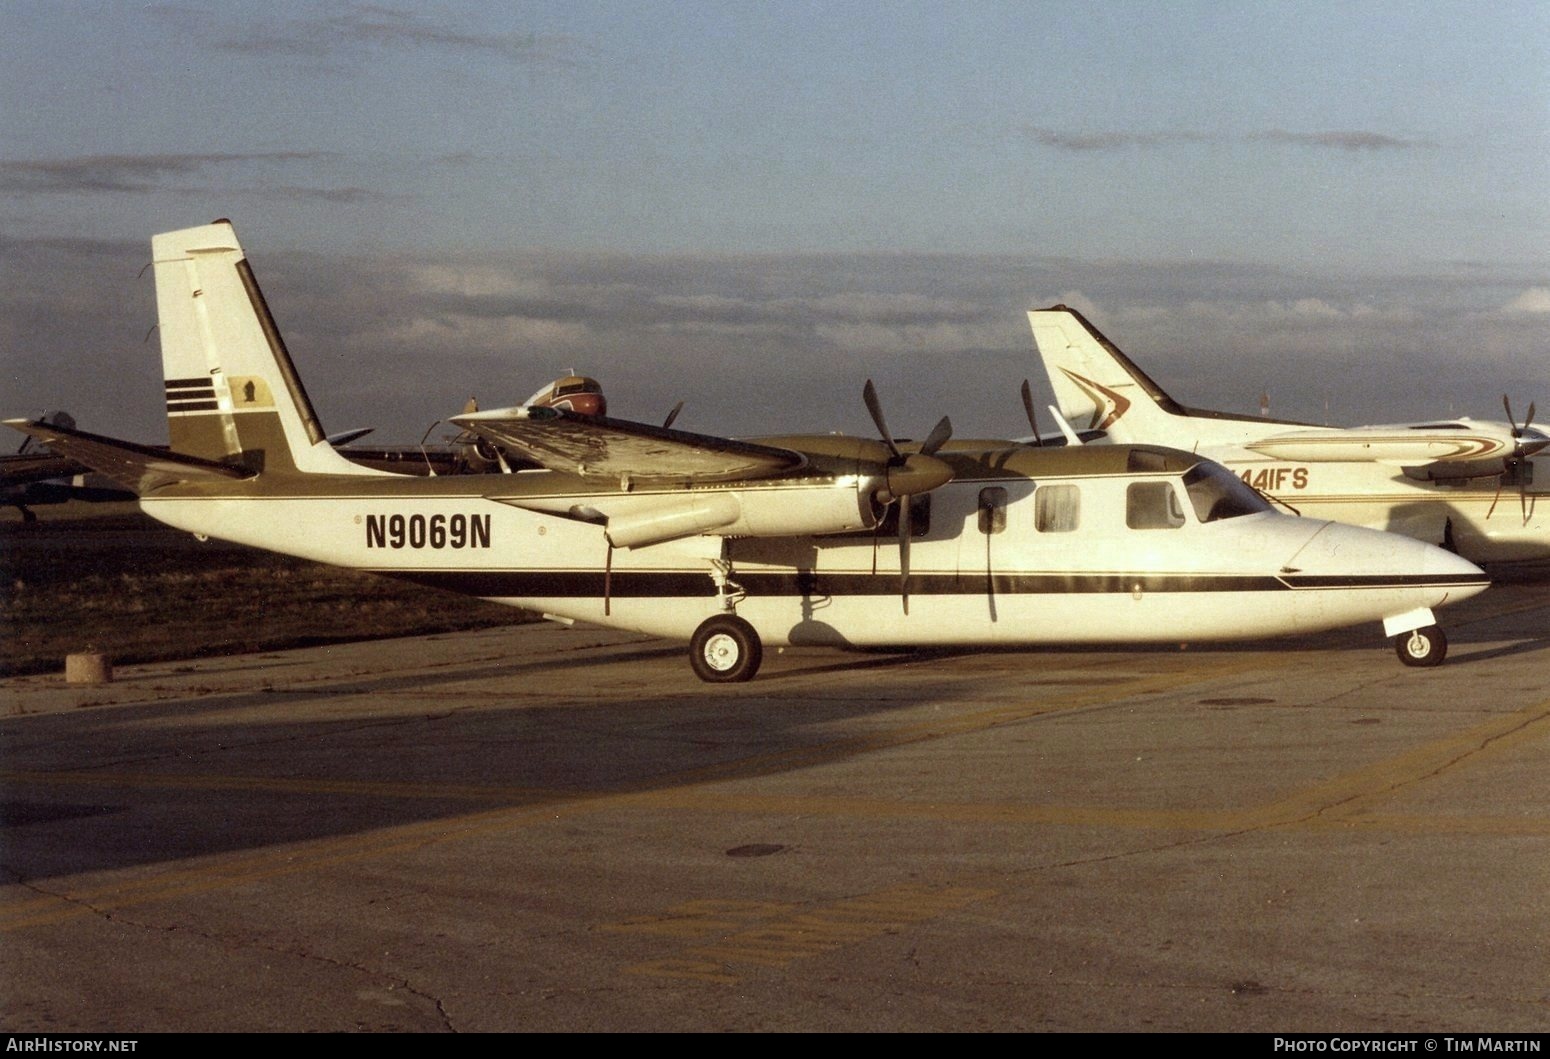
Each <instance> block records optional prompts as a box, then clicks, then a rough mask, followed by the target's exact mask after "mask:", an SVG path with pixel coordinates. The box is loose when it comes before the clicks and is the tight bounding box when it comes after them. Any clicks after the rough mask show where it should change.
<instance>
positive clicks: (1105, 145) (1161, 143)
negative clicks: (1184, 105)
mask: <svg viewBox="0 0 1550 1059" xmlns="http://www.w3.org/2000/svg"><path fill="white" fill-rule="evenodd" d="M1022 131H1023V134H1024V135H1026V136H1027V137H1028V138H1029V139H1031V140H1033V141H1034V142H1035V143H1038V144H1041V145H1043V146H1045V147H1056V148H1059V149H1060V150H1063V151H1113V150H1118V149H1121V148H1126V147H1169V146H1172V145H1173V144H1177V143H1208V142H1211V141H1212V140H1213V139H1214V138H1213V137H1211V136H1207V135H1206V134H1205V133H1201V132H1072V131H1069V130H1062V129H1050V128H1044V127H1041V126H1037V125H1025V126H1024V127H1023V130H1022Z"/></svg>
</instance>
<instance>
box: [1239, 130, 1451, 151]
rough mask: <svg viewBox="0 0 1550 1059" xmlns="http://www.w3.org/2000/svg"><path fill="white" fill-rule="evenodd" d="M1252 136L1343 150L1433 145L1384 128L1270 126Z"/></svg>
mask: <svg viewBox="0 0 1550 1059" xmlns="http://www.w3.org/2000/svg"><path fill="white" fill-rule="evenodd" d="M1249 139H1252V140H1265V141H1269V142H1271V143H1289V144H1295V145H1297V146H1299V147H1334V148H1338V149H1340V150H1343V151H1393V150H1408V149H1410V148H1415V147H1430V146H1432V144H1431V142H1430V141H1428V140H1417V139H1411V138H1406V137H1402V136H1389V135H1387V134H1385V133H1381V132H1361V131H1356V130H1352V131H1336V132H1287V131H1286V130H1284V129H1269V130H1266V131H1265V132H1257V133H1255V134H1253V135H1252V136H1251V137H1249Z"/></svg>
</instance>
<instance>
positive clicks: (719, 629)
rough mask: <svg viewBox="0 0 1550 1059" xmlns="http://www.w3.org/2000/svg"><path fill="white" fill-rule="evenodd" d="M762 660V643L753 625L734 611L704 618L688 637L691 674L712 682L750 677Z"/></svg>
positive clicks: (726, 682) (735, 681)
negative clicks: (692, 634) (692, 669)
mask: <svg viewBox="0 0 1550 1059" xmlns="http://www.w3.org/2000/svg"><path fill="white" fill-rule="evenodd" d="M763 660H764V645H763V644H761V643H760V642H759V634H758V633H756V632H754V629H753V626H752V625H749V624H748V623H747V622H746V621H744V620H743V619H742V618H739V617H738V616H737V615H735V614H717V615H716V616H715V617H713V618H706V619H705V620H704V621H702V622H701V623H700V627H699V628H698V629H695V630H694V637H693V638H692V639H691V640H690V641H689V664H690V665H691V666H693V667H694V675H695V676H697V677H699V678H700V679H701V680H703V681H706V682H708V683H711V684H735V683H740V682H741V681H744V680H752V679H753V675H754V674H755V673H757V672H758V671H759V663H760V662H762V661H763Z"/></svg>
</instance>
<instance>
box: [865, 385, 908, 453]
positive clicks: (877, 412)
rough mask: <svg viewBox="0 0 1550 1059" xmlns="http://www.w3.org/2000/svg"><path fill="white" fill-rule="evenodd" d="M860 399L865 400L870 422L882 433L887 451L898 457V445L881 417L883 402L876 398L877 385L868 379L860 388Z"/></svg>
mask: <svg viewBox="0 0 1550 1059" xmlns="http://www.w3.org/2000/svg"><path fill="white" fill-rule="evenodd" d="M861 400H863V401H864V402H866V410H867V411H868V412H870V413H872V422H873V423H874V424H876V426H877V432H878V433H879V434H881V435H882V437H883V441H884V442H885V443H886V444H887V446H888V451H889V452H891V453H892V454H893V457H894V459H898V458H899V446H897V445H895V444H894V443H893V435H892V434H890V433H888V423H887V421H886V420H885V419H883V404H882V402H881V401H879V400H878V399H877V387H875V386H873V385H872V380H871V379H868V380H867V381H866V385H865V386H863V387H862V388H861Z"/></svg>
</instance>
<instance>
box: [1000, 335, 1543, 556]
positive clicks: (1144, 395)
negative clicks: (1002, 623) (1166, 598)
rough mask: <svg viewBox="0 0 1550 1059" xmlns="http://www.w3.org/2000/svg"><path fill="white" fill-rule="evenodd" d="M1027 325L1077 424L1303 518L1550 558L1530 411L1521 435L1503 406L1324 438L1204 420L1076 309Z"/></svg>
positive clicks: (1539, 433) (1291, 428)
mask: <svg viewBox="0 0 1550 1059" xmlns="http://www.w3.org/2000/svg"><path fill="white" fill-rule="evenodd" d="M1028 322H1029V325H1030V326H1031V327H1032V329H1033V337H1034V342H1035V345H1036V346H1037V348H1038V351H1039V355H1040V357H1041V358H1042V359H1043V361H1044V370H1045V372H1046V374H1047V375H1048V376H1049V380H1050V386H1051V387H1052V388H1053V389H1054V391H1055V398H1056V402H1057V404H1058V406H1059V410H1060V413H1061V414H1062V415H1063V416H1064V417H1065V418H1066V419H1067V420H1069V421H1070V423H1072V424H1074V425H1076V426H1079V427H1085V428H1087V429H1090V430H1100V431H1103V432H1104V434H1105V436H1106V437H1107V439H1108V440H1110V441H1113V442H1116V443H1123V444H1134V443H1138V442H1147V443H1151V444H1157V445H1170V446H1173V447H1175V448H1181V449H1187V450H1189V451H1191V452H1198V453H1200V454H1201V455H1203V456H1207V457H1210V458H1211V459H1213V460H1216V461H1218V462H1220V463H1222V464H1225V465H1226V466H1227V467H1228V468H1230V469H1231V470H1232V472H1233V473H1234V474H1236V475H1238V476H1239V477H1240V478H1241V479H1242V480H1243V481H1245V482H1247V483H1248V484H1249V485H1251V486H1253V487H1254V488H1255V489H1258V490H1259V491H1260V492H1263V493H1265V494H1266V495H1268V496H1270V497H1271V498H1272V499H1274V500H1276V501H1278V502H1280V503H1283V504H1285V505H1286V506H1287V507H1290V508H1292V509H1293V510H1295V511H1298V512H1300V513H1302V514H1304V515H1308V516H1312V517H1316V518H1321V519H1332V520H1335V521H1338V522H1344V523H1349V524H1351V525H1356V526H1366V527H1369V528H1372V529H1380V530H1387V531H1390V532H1393V533H1401V534H1404V535H1405V536H1407V537H1413V538H1415V539H1417V540H1422V541H1426V542H1428V543H1431V544H1439V545H1442V546H1444V547H1446V548H1448V549H1449V550H1451V551H1454V552H1457V553H1458V554H1459V555H1461V556H1464V557H1465V558H1467V559H1470V560H1472V561H1474V562H1477V563H1483V564H1487V565H1497V564H1502V565H1506V564H1514V563H1538V562H1542V561H1546V560H1550V492H1547V487H1546V485H1545V484H1543V483H1545V482H1547V481H1550V460H1546V459H1545V458H1543V457H1541V458H1539V459H1537V460H1536V459H1535V454H1536V453H1539V452H1540V451H1541V450H1542V449H1544V448H1545V447H1546V446H1547V445H1550V435H1547V434H1546V433H1545V432H1544V431H1543V430H1541V429H1539V428H1537V427H1535V426H1533V425H1532V420H1533V418H1534V406H1533V405H1532V404H1530V405H1529V409H1528V414H1527V416H1525V418H1524V421H1523V423H1522V425H1521V426H1520V425H1518V424H1516V423H1515V422H1512V421H1511V420H1512V418H1513V417H1512V409H1511V407H1510V405H1508V403H1507V400H1506V398H1503V405H1504V407H1505V408H1506V412H1507V417H1508V420H1509V422H1507V423H1505V424H1503V423H1491V422H1479V421H1476V420H1473V419H1468V418H1462V419H1445V420H1434V421H1431V422H1422V423H1401V424H1396V425H1390V426H1367V427H1325V426H1318V425H1315V424H1311V423H1296V422H1292V421H1289V420H1281V419H1270V418H1266V417H1262V416H1252V417H1251V416H1239V415H1233V414H1230V413H1226V412H1213V411H1204V410H1201V409H1196V408H1187V407H1185V406H1184V405H1182V404H1180V403H1179V402H1178V401H1176V400H1174V399H1173V398H1172V397H1170V396H1169V395H1168V394H1167V392H1166V391H1164V390H1163V388H1162V387H1161V386H1159V385H1158V384H1157V383H1156V382H1154V381H1153V380H1152V379H1151V378H1150V377H1149V376H1148V375H1147V374H1146V373H1145V372H1143V371H1142V370H1141V369H1140V368H1139V367H1137V366H1136V364H1135V362H1134V361H1132V360H1131V359H1130V358H1129V357H1127V356H1126V355H1125V354H1124V353H1122V352H1120V350H1119V349H1118V347H1116V346H1115V345H1114V343H1112V342H1110V341H1109V340H1108V339H1107V338H1105V337H1104V336H1103V335H1102V334H1101V333H1100V332H1099V331H1098V329H1097V328H1096V327H1094V326H1093V325H1092V324H1091V323H1090V322H1089V321H1088V320H1087V319H1086V318H1085V317H1083V316H1082V314H1081V313H1079V312H1077V311H1076V310H1075V309H1071V308H1068V307H1067V306H1064V305H1056V306H1054V307H1053V308H1050V309H1041V310H1035V311H1032V312H1029V313H1028ZM1536 466H1537V468H1538V471H1539V473H1538V475H1537V476H1536V473H1535V471H1536ZM1536 477H1537V478H1538V480H1539V481H1540V482H1541V483H1542V484H1540V485H1539V486H1538V488H1535V480H1536Z"/></svg>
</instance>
